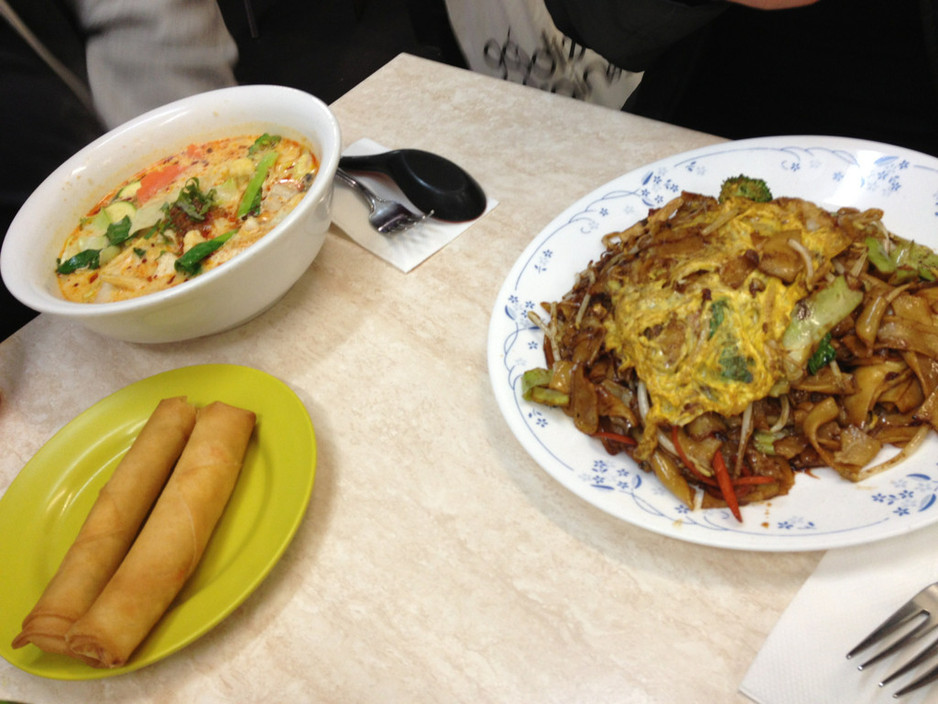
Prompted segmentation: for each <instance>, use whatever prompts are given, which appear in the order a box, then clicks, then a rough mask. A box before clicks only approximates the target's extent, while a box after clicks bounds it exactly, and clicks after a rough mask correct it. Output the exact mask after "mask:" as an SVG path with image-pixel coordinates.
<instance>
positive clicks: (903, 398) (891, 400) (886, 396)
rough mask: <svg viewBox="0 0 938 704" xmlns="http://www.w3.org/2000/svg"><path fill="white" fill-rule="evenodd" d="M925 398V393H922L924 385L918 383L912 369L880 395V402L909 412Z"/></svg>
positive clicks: (901, 411) (903, 411)
mask: <svg viewBox="0 0 938 704" xmlns="http://www.w3.org/2000/svg"><path fill="white" fill-rule="evenodd" d="M924 400H925V395H924V394H923V393H922V386H921V384H919V383H918V379H917V378H916V377H915V375H914V374H913V373H912V370H911V369H910V370H908V373H907V374H903V375H902V376H901V377H900V378H899V379H898V380H897V381H896V382H895V383H892V384H891V385H890V386H889V388H887V389H886V390H885V391H883V393H882V394H880V396H879V403H881V404H891V405H893V406H895V408H896V410H898V411H899V412H900V413H908V412H909V411H911V410H913V409H915V408H918V407H919V406H920V405H921V404H922V401H924Z"/></svg>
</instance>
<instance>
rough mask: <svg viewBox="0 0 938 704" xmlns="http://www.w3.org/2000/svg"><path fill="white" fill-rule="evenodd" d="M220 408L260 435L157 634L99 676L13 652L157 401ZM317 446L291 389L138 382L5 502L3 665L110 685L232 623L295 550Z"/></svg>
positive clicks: (226, 380)
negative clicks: (237, 414)
mask: <svg viewBox="0 0 938 704" xmlns="http://www.w3.org/2000/svg"><path fill="white" fill-rule="evenodd" d="M170 396H187V397H188V398H189V400H190V401H191V402H193V403H195V404H197V405H199V406H203V405H206V404H208V403H211V402H212V401H224V402H225V403H228V404H231V405H233V406H241V407H243V408H248V409H250V410H252V411H254V412H255V413H256V414H257V427H256V429H255V436H254V438H253V439H252V441H251V444H250V445H249V446H248V452H247V456H246V457H245V462H244V466H243V467H242V470H241V475H240V477H239V478H238V483H237V485H236V486H235V490H234V493H233V494H232V496H231V500H230V502H229V503H228V506H227V507H226V509H225V513H224V514H223V515H222V518H221V520H220V521H219V523H218V526H217V527H216V529H215V533H214V534H213V536H212V538H211V540H210V541H209V544H208V547H207V548H206V550H205V553H204V555H203V557H202V561H201V562H200V563H199V566H198V568H197V569H196V571H195V573H194V574H193V575H192V577H191V578H190V579H189V581H188V582H187V583H186V585H185V586H184V587H183V589H182V591H181V592H180V594H179V596H178V597H177V598H176V600H175V601H174V602H173V604H172V605H171V606H170V608H169V610H168V611H167V612H166V614H164V616H163V618H162V619H161V620H160V621H159V623H157V624H156V626H155V627H154V629H153V630H152V631H151V632H150V634H149V636H148V637H147V638H146V640H144V641H143V643H142V644H141V645H140V647H139V648H137V650H136V651H135V652H134V654H133V655H132V656H131V658H130V660H129V661H128V663H127V664H126V665H125V666H123V667H120V668H115V669H96V668H93V667H89V666H87V665H84V664H83V663H81V662H79V661H77V660H73V659H71V658H68V657H65V656H64V655H50V654H48V653H44V652H43V651H41V650H39V649H38V648H37V647H36V646H34V645H31V644H30V645H27V646H25V647H23V648H19V649H17V650H14V649H13V648H12V646H11V645H10V643H11V642H12V640H13V638H14V637H15V636H16V634H17V633H19V630H20V625H21V623H22V620H23V618H24V617H25V616H26V614H27V613H29V611H30V609H32V607H33V606H34V605H35V603H36V601H37V600H38V599H39V596H40V595H41V594H42V590H43V589H44V588H45V585H46V584H47V583H48V581H49V579H50V578H51V577H52V575H53V574H55V571H56V569H58V566H59V563H60V562H61V560H62V557H63V556H64V554H65V552H66V551H67V550H68V548H69V546H70V545H71V544H72V541H73V540H74V538H75V536H76V535H77V534H78V530H79V528H81V524H82V522H83V521H84V519H85V516H86V515H87V514H88V512H89V511H90V510H91V506H92V504H93V503H94V501H95V499H96V498H97V495H98V492H99V491H100V489H101V487H102V486H103V485H104V483H105V482H106V481H107V479H108V477H110V475H111V473H112V472H113V471H114V468H115V467H116V466H117V463H118V462H119V461H120V458H121V457H122V456H123V454H124V453H125V452H126V451H127V449H128V448H129V447H130V445H131V443H132V442H133V440H134V438H135V437H136V435H137V433H138V432H139V431H140V429H141V428H142V427H143V424H144V423H145V422H146V420H147V418H149V416H150V414H151V413H152V412H153V410H154V409H155V408H156V405H157V403H158V402H159V401H160V399H163V398H167V397H170ZM315 468H316V438H315V434H314V431H313V424H312V422H311V421H310V418H309V414H308V412H307V411H306V407H305V406H304V405H303V402H302V401H300V399H299V398H298V397H297V396H296V394H295V393H293V391H291V390H290V389H289V388H288V387H287V386H286V385H285V384H284V383H283V382H281V381H279V380H278V379H275V378H274V377H272V376H270V375H268V374H265V373H263V372H261V371H258V370H256V369H251V368H248V367H241V366H235V365H227V364H207V365H199V366H193V367H184V368H182V369H175V370H173V371H169V372H164V373H162V374H157V375H156V376H152V377H149V378H147V379H143V380H141V381H138V382H136V383H134V384H131V385H130V386H127V387H125V388H123V389H121V390H120V391H117V392H115V393H113V394H111V395H110V396H108V397H107V398H105V399H103V400H101V401H99V402H98V403H96V404H95V405H93V406H92V407H91V408H89V409H88V410H87V411H85V412H84V413H82V414H81V415H80V416H78V417H77V418H75V419H74V420H72V421H71V422H69V423H68V424H67V425H66V426H64V427H63V428H62V429H61V430H59V432H57V433H56V434H55V435H54V436H53V437H52V438H51V439H50V440H49V441H48V442H47V443H46V444H45V445H44V446H43V447H42V448H41V449H40V450H39V451H38V452H37V453H36V454H35V456H34V457H33V458H32V459H31V460H30V461H29V462H28V463H27V464H26V466H25V467H23V469H22V470H21V471H20V473H19V475H18V476H17V477H16V479H14V480H13V483H12V484H10V487H9V489H7V491H6V493H5V494H4V495H3V497H2V498H0V564H2V565H3V569H2V570H0V604H2V605H3V607H2V608H0V655H2V656H3V657H4V658H5V659H6V660H8V661H9V662H10V663H12V664H13V665H15V666H16V667H18V668H20V669H21V670H25V671H26V672H30V673H33V674H36V675H41V676H43V677H50V678H54V679H68V680H82V679H95V678H100V677H109V676H112V675H117V674H121V673H125V672H130V671H132V670H137V669H139V668H141V667H144V666H146V665H149V664H151V663H154V662H156V661H157V660H160V659H162V658H164V657H166V656H167V655H170V654H171V653H174V652H176V651H177V650H179V649H180V648H182V647H184V646H186V645H188V644H189V643H191V642H192V641H194V640H195V639H197V638H199V637H200V636H201V635H203V634H205V633H206V632H207V631H209V630H210V629H211V628H213V627H214V626H216V625H217V624H218V623H220V622H221V621H222V619H224V618H225V617H226V616H227V615H228V614H230V613H231V612H232V611H233V610H234V609H235V608H236V607H237V606H238V605H239V604H240V603H241V602H243V601H244V600H245V599H246V598H247V597H248V595H250V594H251V592H252V591H254V589H255V588H256V587H257V586H258V585H259V584H260V583H261V581H262V580H263V579H264V577H266V576H267V574H268V573H269V572H270V570H271V568H273V566H274V565H275V564H276V562H277V560H278V559H279V558H280V556H281V554H282V553H283V551H284V550H285V549H286V547H287V545H288V544H289V543H290V540H291V539H292V537H293V535H294V533H295V532H296V529H297V527H298V526H299V524H300V521H301V520H302V519H303V515H304V514H305V512H306V506H307V504H308V503H309V497H310V494H311V493H312V489H313V477H314V474H315Z"/></svg>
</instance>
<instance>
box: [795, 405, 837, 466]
mask: <svg viewBox="0 0 938 704" xmlns="http://www.w3.org/2000/svg"><path fill="white" fill-rule="evenodd" d="M839 415H840V407H839V406H838V405H837V402H836V401H835V400H834V399H833V398H831V397H830V396H828V397H827V398H825V399H824V400H823V401H821V402H820V403H817V404H815V405H814V407H813V408H812V409H811V410H810V411H809V412H808V414H807V416H805V419H804V423H803V426H802V431H803V432H804V435H805V437H806V438H807V439H808V442H810V443H811V446H812V447H813V448H814V450H815V452H817V453H818V455H819V456H820V458H821V459H822V460H824V462H825V463H826V464H828V465H829V466H831V467H833V468H834V469H837V467H836V464H837V463H836V462H835V461H834V458H833V456H831V454H830V453H829V452H828V451H827V449H825V448H824V447H822V445H821V442H820V439H819V437H818V432H819V430H820V428H821V427H822V426H823V425H825V424H827V423H830V422H831V421H833V420H835V419H836V418H837V416H839ZM838 471H839V470H838Z"/></svg>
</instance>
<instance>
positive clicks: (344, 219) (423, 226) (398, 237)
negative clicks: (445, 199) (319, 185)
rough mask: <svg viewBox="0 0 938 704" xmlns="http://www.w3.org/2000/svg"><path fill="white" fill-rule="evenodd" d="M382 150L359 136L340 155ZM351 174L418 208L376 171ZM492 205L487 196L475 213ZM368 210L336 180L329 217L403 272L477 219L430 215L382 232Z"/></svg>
mask: <svg viewBox="0 0 938 704" xmlns="http://www.w3.org/2000/svg"><path fill="white" fill-rule="evenodd" d="M384 151H388V147H385V146H383V145H381V144H378V143H377V142H374V141H372V140H370V139H360V140H358V141H357V142H355V143H354V144H351V145H349V147H348V148H347V149H346V150H345V151H344V152H343V155H347V156H361V155H363V154H376V153H378V152H384ZM352 175H353V176H355V178H357V179H359V180H360V181H362V183H364V184H365V185H367V186H368V187H369V188H371V189H372V190H373V191H374V192H375V193H376V194H377V195H379V196H381V197H383V198H392V199H394V200H397V201H400V202H401V203H404V204H405V205H406V206H408V207H409V208H410V209H411V210H413V211H414V212H419V211H418V209H417V208H416V207H415V206H414V204H413V203H411V202H410V201H409V200H408V199H407V197H406V196H405V195H404V194H403V193H401V191H400V189H399V188H398V187H397V186H396V185H395V184H394V182H393V181H391V180H390V179H389V178H386V177H384V176H381V175H378V174H363V173H359V172H356V173H353V174H352ZM496 205H498V202H497V201H495V200H493V199H492V198H488V203H487V205H486V209H485V213H483V214H482V215H481V216H479V217H485V214H486V213H488V212H489V211H490V210H491V209H492V208H494V207H495V206H496ZM368 214H369V210H368V204H367V203H366V202H365V201H364V200H363V199H362V197H361V196H360V195H358V194H357V193H355V191H353V190H352V189H351V188H349V187H348V186H346V185H344V184H342V183H340V182H338V181H336V184H335V195H334V196H333V201H332V221H333V222H334V223H335V224H336V225H338V226H339V227H340V228H341V229H342V230H343V232H345V234H347V235H348V236H349V237H351V238H352V239H353V240H355V241H356V242H357V243H358V244H360V245H361V246H362V247H364V248H365V249H367V250H369V251H370V252H372V253H374V254H376V255H378V256H379V257H381V258H382V259H384V260H386V261H388V262H390V263H391V264H393V265H394V266H396V267H397V268H398V269H400V270H401V271H403V272H408V271H410V270H411V269H413V268H414V267H415V266H417V265H418V264H420V263H421V262H422V261H424V260H425V259H427V258H428V257H430V256H431V255H432V254H435V253H436V252H438V251H439V250H441V249H442V248H443V247H445V246H446V245H447V244H449V243H450V242H452V241H453V240H454V239H456V238H457V237H458V236H459V235H460V234H462V233H463V232H464V231H465V230H466V229H468V228H469V227H471V226H472V225H473V224H474V223H475V222H477V221H478V218H477V219H476V220H470V221H468V222H459V223H448V222H443V221H441V220H434V219H432V218H430V219H428V220H424V221H423V222H421V223H420V224H418V225H415V226H414V227H412V228H410V229H408V230H405V231H403V232H398V233H395V234H392V235H382V234H381V233H380V232H378V231H376V230H375V229H374V228H373V227H372V226H371V224H370V223H369V222H368Z"/></svg>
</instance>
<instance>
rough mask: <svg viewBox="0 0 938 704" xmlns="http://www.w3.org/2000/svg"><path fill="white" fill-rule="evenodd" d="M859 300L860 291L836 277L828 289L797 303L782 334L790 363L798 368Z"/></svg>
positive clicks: (841, 277) (861, 298)
mask: <svg viewBox="0 0 938 704" xmlns="http://www.w3.org/2000/svg"><path fill="white" fill-rule="evenodd" d="M862 300H863V292H862V291H854V290H853V289H851V288H850V287H849V286H848V285H847V280H846V279H845V278H844V277H843V276H838V277H837V278H836V279H834V281H833V282H832V283H831V284H830V285H829V286H827V287H825V288H822V289H819V290H817V291H815V292H814V293H812V294H811V295H810V296H808V297H807V298H804V299H802V300H801V301H799V302H798V305H797V306H795V310H794V313H793V314H792V318H791V322H789V323H788V327H787V328H786V329H785V333H784V334H783V335H782V347H784V348H785V349H786V350H787V351H788V356H789V357H790V358H791V360H792V361H793V362H794V363H795V364H796V365H797V366H799V367H800V366H801V365H802V364H803V363H804V362H805V361H806V360H807V359H808V356H809V351H810V350H812V349H813V348H814V347H815V346H816V345H817V344H818V343H819V342H820V341H821V339H822V338H823V337H824V336H825V335H826V334H827V333H829V332H830V331H831V330H832V329H833V328H834V326H835V325H837V323H839V322H840V321H841V320H843V319H844V318H846V317H847V316H848V315H850V313H851V311H852V310H853V309H854V308H856V307H857V306H858V305H860V302H861V301H862Z"/></svg>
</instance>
